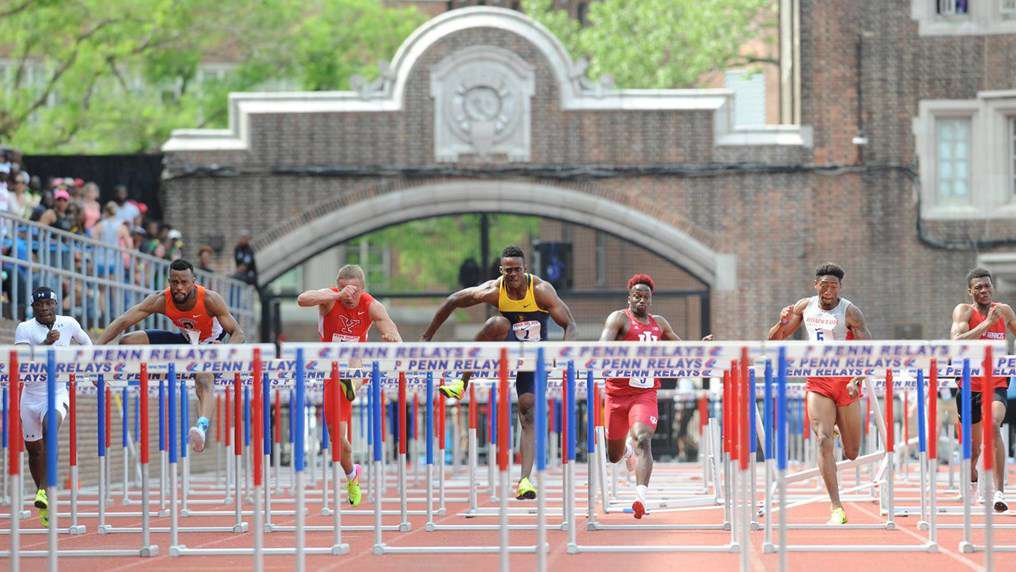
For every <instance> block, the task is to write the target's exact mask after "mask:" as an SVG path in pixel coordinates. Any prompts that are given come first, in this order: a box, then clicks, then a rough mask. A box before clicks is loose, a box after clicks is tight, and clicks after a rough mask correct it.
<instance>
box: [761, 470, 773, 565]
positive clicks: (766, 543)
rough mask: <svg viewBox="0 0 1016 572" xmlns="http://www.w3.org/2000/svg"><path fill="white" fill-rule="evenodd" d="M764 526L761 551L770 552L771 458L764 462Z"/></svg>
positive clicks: (771, 541)
mask: <svg viewBox="0 0 1016 572" xmlns="http://www.w3.org/2000/svg"><path fill="white" fill-rule="evenodd" d="M765 465H766V467H765V470H766V473H765V501H764V502H765V514H764V515H763V516H764V517H765V526H764V530H765V532H764V533H763V540H762V550H763V552H771V551H772V548H773V510H772V508H773V493H772V487H770V486H769V483H771V482H773V460H772V459H766V463H765Z"/></svg>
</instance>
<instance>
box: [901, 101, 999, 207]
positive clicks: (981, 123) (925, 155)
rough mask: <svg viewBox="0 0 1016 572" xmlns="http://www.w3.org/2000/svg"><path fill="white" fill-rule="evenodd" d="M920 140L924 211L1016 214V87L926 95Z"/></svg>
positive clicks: (917, 123) (920, 112)
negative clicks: (968, 95)
mask: <svg viewBox="0 0 1016 572" xmlns="http://www.w3.org/2000/svg"><path fill="white" fill-rule="evenodd" d="M914 143H915V150H916V151H917V156H918V168H919V171H920V179H921V185H920V192H921V194H920V197H921V216H923V217H924V218H927V219H939V220H943V219H952V220H959V219H967V220H971V219H992V218H997V219H1011V218H1016V90H998V91H981V92H978V93H977V97H976V98H975V99H939V100H922V101H921V102H920V104H919V105H918V116H917V117H916V118H915V120H914Z"/></svg>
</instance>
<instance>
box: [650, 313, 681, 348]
mask: <svg viewBox="0 0 1016 572" xmlns="http://www.w3.org/2000/svg"><path fill="white" fill-rule="evenodd" d="M653 319H654V320H656V323H657V324H659V326H660V330H662V332H661V334H662V336H661V337H660V339H661V340H667V341H672V342H679V341H681V338H679V337H678V336H677V332H675V331H674V328H672V327H670V322H668V321H667V319H666V318H664V317H663V316H653Z"/></svg>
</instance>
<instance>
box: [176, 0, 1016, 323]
mask: <svg viewBox="0 0 1016 572" xmlns="http://www.w3.org/2000/svg"><path fill="white" fill-rule="evenodd" d="M801 10H802V14H801V51H802V56H801V78H802V102H801V108H802V122H803V123H804V124H805V125H809V126H812V127H813V129H814V148H813V149H810V150H809V149H803V148H789V147H765V146H763V147H724V148H722V149H720V150H717V148H716V147H715V146H714V135H713V125H712V121H711V118H710V114H709V113H708V112H705V111H662V110H661V111H611V112H606V111H564V110H562V109H561V108H560V98H559V93H558V87H557V85H556V84H555V80H554V79H553V74H552V71H551V69H550V68H549V64H548V62H547V61H546V60H545V59H544V58H543V56H542V55H541V54H540V52H538V51H537V50H536V49H534V48H533V47H532V46H530V45H529V44H528V43H527V41H526V40H524V39H522V38H521V37H517V36H514V35H512V34H511V33H508V32H505V31H500V30H494V29H487V28H476V29H469V30H462V31H458V32H455V33H452V34H450V35H448V36H446V37H445V38H444V39H443V40H441V41H439V42H438V43H437V44H435V45H434V46H433V47H432V48H430V50H429V51H428V52H426V53H425V54H424V55H423V56H422V57H421V59H420V60H419V62H418V64H417V66H416V67H415V68H414V69H413V70H412V72H411V73H410V78H409V80H408V84H407V87H406V92H405V106H404V110H403V111H400V112H385V113H365V114H349V113H345V114H343V113H320V114H292V115H254V116H252V122H251V126H250V128H251V131H250V133H251V135H250V140H251V148H250V150H249V151H246V152H236V151H231V152H225V153H216V152H200V153H199V152H190V153H173V154H170V156H169V157H168V158H167V164H168V170H169V172H170V174H172V173H174V172H175V170H177V169H179V168H180V167H181V166H182V165H184V164H187V165H192V166H193V165H206V166H207V165H212V164H215V165H220V166H222V165H226V166H234V167H236V168H237V169H238V170H239V171H240V172H243V173H245V174H244V175H242V176H237V177H230V178H212V177H188V178H179V179H172V180H170V181H168V183H167V185H166V198H167V200H166V204H167V216H168V218H169V220H170V221H171V222H172V223H173V224H174V226H179V227H181V228H182V230H183V231H184V232H185V234H187V235H188V236H198V235H200V234H201V232H204V231H209V229H214V231H216V232H221V233H223V234H225V235H226V236H227V243H229V242H230V241H231V240H232V238H234V237H235V235H236V233H237V231H238V230H239V228H241V227H245V226H248V225H249V226H253V227H255V229H256V230H257V231H258V234H257V238H256V243H257V246H264V245H266V244H269V243H271V242H272V241H273V240H275V239H276V238H277V237H279V236H281V235H282V234H284V233H285V232H286V231H288V230H290V229H292V228H295V227H297V226H299V225H302V224H305V223H306V221H308V220H312V219H314V218H316V217H318V216H321V215H322V214H323V213H326V212H332V211H334V210H336V209H340V208H343V207H344V206H347V205H349V204H353V203H356V202H358V201H361V200H364V199H366V198H370V197H375V196H379V195H382V194H385V193H388V192H391V191H393V190H399V189H405V188H411V187H415V186H418V185H423V184H429V183H440V182H445V181H450V180H462V178H463V177H466V175H463V176H461V177H458V178H455V177H425V176H409V175H399V174H392V175H384V174H381V173H380V171H379V173H378V174H377V175H376V176H356V177H353V176H349V177H343V176H320V177H311V176H292V175H282V174H279V173H278V172H277V171H274V169H278V168H287V167H299V166H314V165H337V166H342V165H345V166H354V165H359V166H365V165H380V166H389V167H393V166H434V152H433V137H434V136H433V125H434V117H433V101H432V99H431V98H430V92H429V70H430V68H431V66H433V65H434V64H436V63H437V62H438V61H440V60H441V59H442V58H443V57H445V56H446V55H448V54H450V53H452V52H454V51H455V50H457V49H459V48H461V47H464V46H467V45H474V44H486V45H496V46H501V47H505V48H508V49H511V50H512V51H513V52H515V53H517V54H518V55H519V56H520V57H521V58H523V59H524V60H526V61H527V62H528V63H530V64H531V65H533V66H534V69H535V74H536V91H535V94H534V96H533V100H532V109H533V117H532V130H533V132H532V141H533V147H532V163H533V164H535V165H562V166H578V165H607V166H620V167H630V166H642V167H644V166H675V165H679V166H682V167H687V168H695V167H707V166H708V167H712V168H715V167H717V165H729V166H731V167H733V166H738V167H740V168H741V169H742V171H722V170H721V171H720V172H718V173H715V174H713V175H711V176H688V175H645V176H634V175H633V176H623V177H616V178H602V179H601V178H597V179H592V178H590V179H572V178H561V179H542V178H528V177H525V176H521V175H519V174H518V173H512V174H503V175H498V174H497V173H494V172H487V171H483V170H482V169H481V170H480V171H479V172H477V173H476V175H477V176H483V177H484V178H490V177H500V178H502V179H504V180H515V181H519V180H521V181H530V182H533V183H540V184H551V185H556V186H559V187H562V188H566V189H572V190H578V191H581V192H585V193H590V194H593V195H597V196H600V197H604V198H608V199H611V200H613V201H616V202H617V203H619V204H622V205H625V206H628V207H632V208H635V209H638V210H640V211H642V212H644V213H646V215H648V216H652V217H655V218H657V219H659V220H662V221H665V222H667V223H669V224H671V225H672V226H674V227H676V228H678V229H680V230H682V231H683V232H685V233H687V234H689V235H690V236H692V237H694V238H695V239H697V240H699V241H701V242H702V243H704V244H706V245H707V246H709V247H711V248H713V249H715V250H716V251H718V252H721V253H730V254H735V255H736V256H737V276H738V280H737V287H736V289H735V290H733V291H724V292H719V291H716V290H713V291H712V294H711V309H712V312H711V318H712V324H711V326H712V327H711V329H712V331H714V332H715V333H716V334H717V336H719V337H721V338H728V339H729V338H759V337H761V336H763V335H764V333H765V331H766V329H767V327H768V326H769V325H770V324H771V323H772V321H773V320H774V319H775V317H776V316H777V313H778V311H779V309H780V308H781V307H782V306H784V305H786V304H788V303H791V302H793V301H795V300H797V299H799V298H801V297H804V296H807V295H809V294H811V293H812V292H813V290H812V288H811V285H812V281H813V277H812V274H813V270H814V268H815V266H817V265H818V264H820V263H822V262H824V261H827V260H832V261H836V262H838V263H840V264H841V265H843V266H844V268H845V269H846V271H847V276H846V279H845V282H844V295H845V296H846V297H848V298H850V299H852V300H853V301H854V302H856V303H858V305H859V306H860V307H861V308H862V309H863V310H864V312H865V315H866V317H867V320H868V323H869V326H870V328H871V330H872V333H873V334H874V335H875V336H876V337H886V338H889V337H894V336H897V335H899V334H898V333H897V332H899V331H901V329H902V328H903V327H905V326H916V328H917V329H916V332H917V334H916V335H921V336H929V337H940V336H946V335H947V334H948V324H949V315H950V311H951V309H952V307H953V305H954V304H956V303H957V302H960V301H962V300H964V298H965V293H964V284H963V278H962V277H963V275H964V273H965V271H966V270H967V269H968V268H969V267H971V266H972V265H973V264H974V263H975V260H976V255H977V253H976V252H974V251H973V250H971V249H966V250H945V249H941V248H937V247H933V246H931V244H932V243H933V241H930V240H928V239H929V238H931V239H935V238H954V239H955V238H962V239H967V238H971V237H972V238H1007V237H1009V236H1016V228H1014V227H1016V221H1013V220H997V221H992V223H991V224H990V225H988V224H985V223H984V222H983V221H977V222H971V221H958V222H935V223H926V224H925V225H924V229H923V231H922V234H919V233H918V231H917V220H918V219H917V217H918V205H917V202H916V200H915V196H916V190H915V189H916V188H917V187H918V185H919V184H920V182H919V181H918V180H917V179H916V175H915V173H916V165H915V153H914V137H913V134H912V120H913V118H914V117H915V116H916V114H917V109H918V102H919V101H920V100H921V99H925V98H937V99H946V98H949V99H970V98H973V97H975V94H976V93H977V91H980V90H989V89H990V90H998V89H1014V88H1016V73H1014V72H1016V65H1014V64H1013V62H1016V57H1014V56H1016V36H1014V35H998V36H991V37H983V36H962V37H918V35H917V24H916V23H915V22H914V21H913V20H911V18H910V3H909V2H892V3H885V2H881V1H877V0H864V1H861V2H853V1H848V0H836V1H825V0H823V1H821V2H820V1H817V0H802V2H801ZM859 48H860V49H859ZM859 88H860V89H859ZM862 126H863V127H864V129H865V130H866V132H867V134H868V137H869V140H870V143H869V145H868V146H867V147H865V148H864V149H863V153H862V152H861V150H859V148H858V147H856V146H855V145H854V144H853V143H852V142H851V139H852V138H853V137H854V136H855V135H856V134H857V133H858V131H859V129H860V128H861V127H862ZM745 163H752V164H761V165H764V166H770V167H771V166H780V167H781V168H780V169H779V170H778V171H776V172H756V171H751V170H743V169H744V168H745V167H746V165H745ZM499 165H500V163H499V162H498V161H494V164H493V165H492V167H497V166H499ZM458 166H463V167H474V168H478V167H479V166H477V165H475V164H472V163H470V162H469V161H464V162H463V163H461V164H460V165H458ZM533 214H535V215H539V214H540V213H533ZM548 224H549V223H548ZM576 236H578V235H576ZM581 241H582V245H583V246H582V250H581V251H579V250H576V258H577V260H580V261H582V262H581V264H580V266H581V267H580V268H578V269H577V271H578V272H579V273H580V274H581V275H582V276H587V274H588V272H589V271H590V270H589V268H588V266H587V265H588V252H586V249H587V248H588V247H587V246H586V245H587V244H588V241H587V240H586V239H585V238H582V239H581ZM1004 248H1006V247H998V248H997V249H996V250H999V249H1004ZM298 262H299V261H294V263H298ZM675 281H677V278H676V277H675ZM586 311H587V310H586V309H583V312H586ZM673 311H675V312H676V310H673ZM588 312H589V313H590V314H595V315H596V316H595V317H596V319H597V320H599V319H602V315H601V314H602V312H601V311H600V309H593V308H590V309H588ZM580 319H582V320H591V319H592V318H590V317H589V316H588V315H583V316H582V317H581V318H580Z"/></svg>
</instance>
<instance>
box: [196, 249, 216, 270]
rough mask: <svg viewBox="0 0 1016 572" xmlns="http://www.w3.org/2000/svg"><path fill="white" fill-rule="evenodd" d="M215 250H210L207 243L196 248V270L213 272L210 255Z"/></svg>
mask: <svg viewBox="0 0 1016 572" xmlns="http://www.w3.org/2000/svg"><path fill="white" fill-rule="evenodd" d="M213 254H215V251H214V250H212V247H211V246H208V245H207V244H205V245H202V246H201V248H199V249H198V270H204V271H205V272H215V270H212V255H213Z"/></svg>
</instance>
